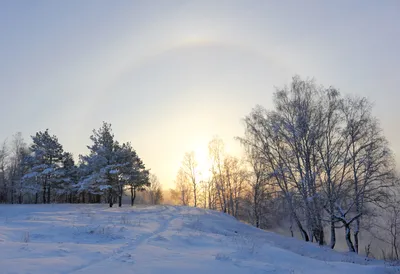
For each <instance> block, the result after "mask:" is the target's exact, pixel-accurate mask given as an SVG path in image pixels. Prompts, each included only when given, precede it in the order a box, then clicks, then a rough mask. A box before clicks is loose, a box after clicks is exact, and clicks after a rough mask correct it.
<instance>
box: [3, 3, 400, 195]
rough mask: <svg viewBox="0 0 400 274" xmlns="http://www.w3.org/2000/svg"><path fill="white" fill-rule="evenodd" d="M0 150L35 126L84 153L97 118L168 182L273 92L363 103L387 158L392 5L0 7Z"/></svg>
mask: <svg viewBox="0 0 400 274" xmlns="http://www.w3.org/2000/svg"><path fill="white" fill-rule="evenodd" d="M0 35H1V42H0V102H1V106H0V117H1V121H2V122H1V127H0V140H5V139H6V138H7V139H8V140H11V138H12V135H13V134H14V133H16V132H22V133H23V136H24V137H25V139H26V141H27V142H29V141H30V135H33V134H35V132H37V131H40V130H45V129H46V128H49V130H50V132H51V133H52V134H55V135H57V136H58V138H59V141H60V143H61V144H62V145H63V146H64V149H65V150H66V151H69V152H72V153H73V154H74V155H75V157H76V158H77V157H78V155H79V154H85V153H87V148H86V146H87V145H89V144H90V140H89V136H90V134H91V132H92V130H93V129H95V128H96V129H97V128H99V127H100V126H101V123H102V121H107V122H109V123H111V124H112V128H113V132H114V134H115V137H116V139H117V140H119V141H121V142H125V141H131V142H132V145H133V147H134V148H135V149H136V151H137V152H138V154H139V156H141V158H142V159H143V161H144V163H145V164H146V166H147V168H150V169H151V171H152V172H153V173H155V174H156V175H157V176H158V177H159V179H160V181H161V183H162V184H163V185H165V186H167V187H170V186H172V185H173V181H174V179H175V176H176V173H177V171H178V169H179V166H180V164H181V161H182V159H183V156H184V153H185V152H189V151H192V150H193V151H195V152H196V153H197V155H198V157H199V162H201V163H200V165H202V164H203V163H204V162H205V161H206V158H207V145H208V142H209V141H210V140H211V139H212V138H213V137H214V136H219V137H220V138H222V139H223V140H224V142H225V145H226V150H227V151H228V153H231V154H233V155H239V154H240V151H241V149H240V145H239V144H238V143H237V141H235V140H234V137H235V136H241V135H243V133H244V127H243V124H242V119H243V117H244V116H245V115H247V114H248V113H250V111H251V109H252V108H253V107H254V106H255V105H256V104H260V105H263V106H264V107H266V108H271V107H272V94H273V92H274V90H275V88H276V87H283V86H284V85H285V84H289V83H290V80H291V78H292V77H293V76H294V75H300V76H301V77H303V78H307V77H314V78H315V79H316V81H317V83H318V84H323V85H325V86H330V85H333V86H335V87H336V88H338V89H339V90H340V91H341V92H342V93H343V94H353V95H359V96H365V97H367V98H368V99H369V100H370V101H371V102H373V104H374V114H375V115H376V116H377V117H378V118H379V120H380V121H381V124H382V127H383V129H384V133H385V135H386V136H387V138H388V140H389V142H390V144H391V147H392V149H393V151H394V153H395V155H396V159H397V161H399V162H400V138H398V135H399V133H400V124H399V123H398V117H400V108H399V107H398V105H399V101H400V91H399V88H398V87H399V85H398V81H399V79H400V54H399V49H400V1H397V0H394V1H389V0H383V1H367V0H363V1H356V0H352V1H317V0H316V1H310V0H305V1H267V0H265V1H233V0H229V1H225V0H219V1H207V0H202V1H195V0H193V1H183V0H170V1H163V0H160V1H155V0H145V1H134V0H131V1H120V0H116V1H103V0H85V1H81V0H69V1H51V0H48V1H41V0H38V1H28V0H26V1H22V0H17V1H11V0H3V1H0Z"/></svg>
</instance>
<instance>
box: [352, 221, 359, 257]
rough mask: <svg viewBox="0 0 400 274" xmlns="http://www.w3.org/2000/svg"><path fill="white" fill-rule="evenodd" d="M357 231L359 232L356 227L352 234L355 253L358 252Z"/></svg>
mask: <svg viewBox="0 0 400 274" xmlns="http://www.w3.org/2000/svg"><path fill="white" fill-rule="evenodd" d="M357 221H358V219H357ZM358 233H359V231H358V227H357V228H356V231H355V232H354V234H353V236H354V251H355V252H356V253H358Z"/></svg>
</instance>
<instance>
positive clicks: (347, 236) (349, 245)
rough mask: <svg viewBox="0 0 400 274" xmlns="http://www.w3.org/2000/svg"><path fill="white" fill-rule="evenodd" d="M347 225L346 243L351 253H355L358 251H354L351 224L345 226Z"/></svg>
mask: <svg viewBox="0 0 400 274" xmlns="http://www.w3.org/2000/svg"><path fill="white" fill-rule="evenodd" d="M344 225H345V231H346V243H347V247H348V248H349V251H350V252H355V251H356V250H355V249H354V245H353V242H352V241H351V230H350V224H344Z"/></svg>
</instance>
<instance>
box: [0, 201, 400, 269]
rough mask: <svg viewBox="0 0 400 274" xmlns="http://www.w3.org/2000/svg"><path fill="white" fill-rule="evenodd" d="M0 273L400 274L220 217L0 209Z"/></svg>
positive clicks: (162, 209) (171, 211) (178, 211)
mask: <svg viewBox="0 0 400 274" xmlns="http://www.w3.org/2000/svg"><path fill="white" fill-rule="evenodd" d="M0 218H1V219H0V266H1V269H0V273H4V274H8V273H10V274H11V273H18V274H20V273H21V274H22V273H40V274H45V273H51V274H54V273H65V274H67V273H76V274H78V273H95V274H100V273H139V274H141V273H163V274H170V273H171V274H172V273H174V274H175V273H176V274H178V273H191V274H197V273H209V274H211V273H232V274H234V273H341V274H344V273H352V274H357V273H360V274H361V273H362V274H368V273H371V274H372V273H374V274H379V273H400V269H398V268H395V267H388V266H385V265H384V264H383V262H380V261H367V260H365V259H364V258H362V257H359V256H356V255H354V254H343V253H338V252H334V251H332V250H329V249H328V248H320V247H318V246H315V245H313V244H309V243H305V242H302V241H299V240H296V239H292V238H286V237H283V236H280V235H277V234H275V233H271V232H265V231H262V230H259V229H256V228H254V227H251V226H248V225H246V224H243V223H240V222H238V221H236V220H235V219H234V218H232V217H230V216H227V215H224V214H222V213H219V212H213V211H207V210H202V209H196V208H187V207H172V206H152V207H135V208H133V209H132V208H129V207H125V208H121V209H119V208H111V209H110V208H107V207H106V206H104V205H1V206H0Z"/></svg>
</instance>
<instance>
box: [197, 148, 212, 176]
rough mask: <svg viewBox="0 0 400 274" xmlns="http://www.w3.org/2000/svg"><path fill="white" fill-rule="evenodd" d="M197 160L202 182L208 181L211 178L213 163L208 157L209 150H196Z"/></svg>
mask: <svg viewBox="0 0 400 274" xmlns="http://www.w3.org/2000/svg"><path fill="white" fill-rule="evenodd" d="M194 153H195V158H196V161H197V165H198V166H197V169H198V173H199V174H198V176H199V178H200V180H201V181H207V180H209V179H210V177H211V172H210V168H211V162H210V159H209V156H208V151H207V149H204V148H200V147H199V148H197V149H195V150H194Z"/></svg>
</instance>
